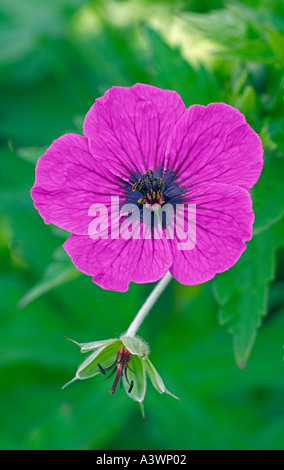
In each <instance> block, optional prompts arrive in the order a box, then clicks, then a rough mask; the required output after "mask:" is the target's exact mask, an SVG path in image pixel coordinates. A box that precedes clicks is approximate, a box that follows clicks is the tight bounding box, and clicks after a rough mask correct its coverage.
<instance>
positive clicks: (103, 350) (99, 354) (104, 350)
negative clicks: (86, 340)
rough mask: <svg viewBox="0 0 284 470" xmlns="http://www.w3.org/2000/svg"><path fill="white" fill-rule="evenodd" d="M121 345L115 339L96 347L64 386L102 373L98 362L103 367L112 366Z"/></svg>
mask: <svg viewBox="0 0 284 470" xmlns="http://www.w3.org/2000/svg"><path fill="white" fill-rule="evenodd" d="M120 345H121V341H119V340H115V341H113V342H112V343H111V344H106V345H104V346H101V347H99V348H96V349H95V351H94V352H93V353H92V354H90V356H88V357H87V359H85V361H83V362H82V364H80V365H79V367H78V369H77V372H76V375H75V377H74V378H73V379H72V380H70V382H68V383H67V384H65V385H64V386H63V388H65V387H67V385H69V384H71V383H72V382H74V381H75V380H84V379H89V378H91V377H94V376H96V375H98V374H100V373H101V369H99V367H98V364H100V366H101V368H103V369H105V368H106V367H109V366H111V365H112V364H113V363H114V362H115V359H116V354H117V349H118V348H119V346H120Z"/></svg>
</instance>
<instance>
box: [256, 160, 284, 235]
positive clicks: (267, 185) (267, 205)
mask: <svg viewBox="0 0 284 470" xmlns="http://www.w3.org/2000/svg"><path fill="white" fill-rule="evenodd" d="M283 177H284V159H283V157H280V158H277V157H275V156H273V155H271V156H265V162H264V167H263V170H262V173H261V175H260V178H259V180H258V182H257V184H256V186H255V187H254V188H253V191H252V196H253V209H254V212H255V222H254V226H253V231H254V234H255V235H256V234H257V233H260V232H261V231H263V230H265V229H266V228H267V227H268V226H269V225H272V224H274V223H276V222H277V221H278V220H279V219H280V218H281V217H282V216H283V215H284V192H283Z"/></svg>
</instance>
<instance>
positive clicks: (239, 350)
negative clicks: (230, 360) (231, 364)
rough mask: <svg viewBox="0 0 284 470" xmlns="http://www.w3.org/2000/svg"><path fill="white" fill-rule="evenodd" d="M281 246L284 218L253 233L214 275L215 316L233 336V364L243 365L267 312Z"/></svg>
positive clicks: (283, 242) (283, 239) (283, 240)
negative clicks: (233, 259) (237, 256)
mask: <svg viewBox="0 0 284 470" xmlns="http://www.w3.org/2000/svg"><path fill="white" fill-rule="evenodd" d="M281 246H284V220H283V219H281V221H280V222H278V223H277V224H275V225H273V226H271V227H269V228H268V229H267V230H265V231H263V232H261V233H259V234H258V235H255V236H254V238H253V239H252V240H251V241H250V242H249V243H248V245H247V250H246V251H245V252H244V253H243V254H242V256H241V258H240V260H239V261H238V262H237V264H236V265H235V266H234V267H232V268H231V269H229V270H228V271H226V272H225V273H223V274H221V275H219V276H218V277H216V279H215V281H214V293H215V297H216V300H217V302H218V303H219V305H220V308H219V314H218V319H219V323H220V324H221V325H226V327H227V328H228V330H229V332H230V333H231V334H232V335H233V350H234V357H235V360H236V363H237V364H238V366H239V367H240V368H243V367H244V366H245V364H246V362H247V360H248V358H249V355H250V353H251V350H252V347H253V344H254V342H255V338H256V333H257V329H258V328H259V327H260V325H261V323H262V319H263V317H264V316H265V315H266V314H267V308H268V307H267V299H268V288H269V284H270V283H271V281H272V280H273V279H274V278H275V267H276V251H277V249H278V248H279V247H281Z"/></svg>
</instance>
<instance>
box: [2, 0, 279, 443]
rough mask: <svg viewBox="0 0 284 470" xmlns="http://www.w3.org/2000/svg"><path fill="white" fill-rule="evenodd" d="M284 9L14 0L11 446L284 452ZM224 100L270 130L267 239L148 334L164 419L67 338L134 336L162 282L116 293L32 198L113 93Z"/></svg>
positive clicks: (6, 373) (7, 158)
mask: <svg viewBox="0 0 284 470" xmlns="http://www.w3.org/2000/svg"><path fill="white" fill-rule="evenodd" d="M283 71H284V4H283V1H282V0H270V1H269V0H254V1H250V0H246V1H236V2H229V1H226V0H214V1H209V0H206V1H205V0H203V1H202V0H200V1H198V0H192V1H190V0H187V1H186V0H183V1H182V0H181V1H170V0H168V1H166V0H164V1H154V0H153V1H150V0H149V1H146V0H135V1H134V0H129V1H118V0H116V1H114V0H113V1H111V0H98V1H95V0H94V1H84V0H25V1H21V0H1V6H0V141H1V142H0V143H1V148H0V448H1V449H104V450H107V449H127V450H128V449H144V450H146V449H147V450H150V449H164V450H178V449H221V450H225V449H282V450H283V449H284V414H283V402H284V400H283V396H284V395H283V394H284V380H283V379H284V373H283V372H284V369H283V368H284V361H283V355H284V350H283V344H284V251H283V245H284V228H283V226H284V224H283V215H284V191H283V180H284V164H283V151H284V132H283V130H284V116H283V85H284V80H283ZM136 82H143V83H149V84H152V85H156V86H158V87H161V88H169V89H174V90H176V91H177V92H178V93H180V95H181V96H182V98H183V100H184V102H185V104H186V106H189V105H191V104H193V103H200V104H207V103H209V102H212V101H224V102H226V103H229V104H231V105H232V106H235V107H237V108H238V109H239V110H240V111H242V112H243V113H244V114H245V115H246V118H247V121H248V123H249V124H250V125H251V126H252V127H253V128H254V129H255V130H256V131H257V132H258V133H259V135H260V136H261V139H262V142H263V147H264V150H265V166H264V170H263V173H262V175H261V178H260V180H259V182H258V183H257V185H256V186H255V188H253V190H252V191H251V194H252V197H253V201H254V209H255V215H256V219H255V226H254V238H253V240H252V241H250V242H249V243H248V244H247V246H248V248H247V250H246V252H245V253H244V254H243V256H242V257H241V259H240V260H239V261H238V263H237V264H236V266H234V267H233V268H232V269H231V270H230V271H228V272H226V273H223V274H221V275H219V276H217V277H216V278H215V279H214V280H212V281H211V282H208V283H206V284H204V285H200V286H195V287H189V286H188V287H187V286H181V285H179V284H178V283H177V282H175V281H173V282H172V283H171V285H170V286H169V288H168V289H167V291H166V292H165V293H164V294H163V295H162V297H161V298H160V300H159V302H158V303H157V305H156V306H155V307H154V308H153V311H152V312H151V314H150V315H149V317H148V318H147V319H146V320H145V322H144V324H143V325H142V327H141V330H140V331H139V333H140V334H141V336H142V337H144V339H145V340H146V341H148V342H149V343H150V346H151V348H152V352H151V360H152V361H153V363H154V365H155V366H156V367H157V369H158V371H159V372H160V373H161V375H162V377H163V379H164V381H165V384H166V386H167V387H168V388H169V390H171V391H172V392H173V393H175V394H177V395H178V396H179V397H181V402H177V401H176V400H173V399H172V398H171V397H169V396H166V395H161V396H160V395H159V394H158V393H157V392H156V390H154V389H153V388H152V387H151V386H150V385H149V389H148V393H147V395H146V400H145V414H146V419H145V420H143V419H142V418H141V414H140V410H139V407H138V405H137V404H135V403H134V402H132V401H131V400H129V399H128V398H127V396H126V394H125V393H124V392H120V391H119V390H118V391H117V392H116V394H115V395H114V396H111V395H110V394H109V393H108V391H109V388H110V383H108V382H102V379H101V378H100V377H96V378H93V379H90V380H87V381H82V382H79V381H78V382H76V383H75V384H73V385H71V386H70V387H68V388H66V389H65V390H61V387H62V385H63V384H64V383H65V382H67V381H68V380H70V379H71V378H72V377H73V375H74V373H75V370H76V368H77V365H78V363H79V362H80V361H81V360H82V356H81V355H80V352H79V349H77V348H76V346H75V345H73V344H71V343H69V342H67V341H66V340H65V335H67V336H68V337H71V338H73V339H75V340H77V341H92V340H95V339H104V338H109V337H114V336H116V335H119V334H120V333H121V332H123V331H125V330H126V328H127V327H128V325H129V324H130V322H131V320H132V318H133V317H134V315H135V313H136V312H137V310H138V308H139V307H140V306H141V305H142V303H143V302H144V300H145V298H146V296H147V295H148V293H149V292H150V291H151V289H152V288H153V285H134V284H133V285H131V286H130V289H129V291H128V292H127V293H124V294H121V293H116V292H107V291H104V290H102V289H101V288H99V287H98V286H96V285H94V284H93V283H92V282H91V278H90V277H88V276H84V275H81V274H80V273H79V272H77V271H76V269H75V268H74V267H73V266H72V264H71V262H70V261H69V259H68V257H66V256H65V255H64V252H63V250H62V248H61V247H62V244H63V242H64V240H65V238H66V237H67V236H68V234H66V233H64V232H63V231H60V230H58V229H56V228H55V227H52V226H46V225H44V223H43V221H42V219H41V218H40V216H39V215H38V213H37V211H36V210H35V209H34V208H33V204H32V200H31V198H30V195H29V191H30V188H31V186H32V184H33V181H34V167H35V163H36V161H37V159H38V158H39V156H40V155H42V153H43V152H44V150H45V148H47V146H49V145H50V143H51V142H52V141H53V140H54V139H56V138H58V137H59V136H60V135H62V134H63V133H66V132H76V133H82V122H83V118H84V115H85V113H86V112H87V110H88V109H89V108H90V106H91V105H92V103H93V102H94V100H95V99H96V98H97V97H98V96H100V95H102V94H103V93H104V92H105V91H106V90H107V89H108V88H110V87H111V86H113V85H121V86H131V85H133V84H134V83H136Z"/></svg>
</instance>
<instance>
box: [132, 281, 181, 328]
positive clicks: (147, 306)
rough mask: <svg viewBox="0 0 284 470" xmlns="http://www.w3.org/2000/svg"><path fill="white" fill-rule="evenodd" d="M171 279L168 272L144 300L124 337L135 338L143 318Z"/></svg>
mask: <svg viewBox="0 0 284 470" xmlns="http://www.w3.org/2000/svg"><path fill="white" fill-rule="evenodd" d="M171 279H172V275H171V273H170V272H168V273H167V274H166V275H165V276H164V277H163V278H162V279H161V280H160V281H159V282H158V284H157V285H156V286H155V288H154V289H153V290H152V292H151V294H150V295H149V297H148V298H147V299H146V301H145V303H144V304H143V305H142V307H141V308H140V310H139V311H138V313H137V315H136V316H135V318H134V320H133V321H132V323H131V324H130V326H129V328H128V330H127V332H126V333H125V336H132V337H133V336H135V335H136V333H137V331H138V329H139V328H140V326H141V324H142V323H143V321H144V319H145V317H146V316H147V315H148V313H149V311H150V310H151V308H152V307H153V305H154V303H155V302H156V301H157V300H158V298H159V297H160V295H161V294H162V292H163V291H164V290H165V288H166V287H167V285H168V284H169V282H170V280H171Z"/></svg>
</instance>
